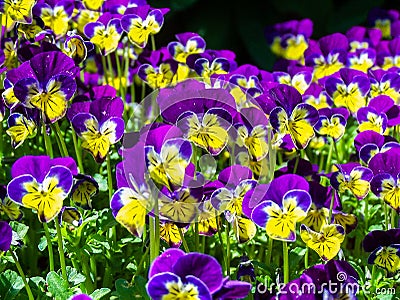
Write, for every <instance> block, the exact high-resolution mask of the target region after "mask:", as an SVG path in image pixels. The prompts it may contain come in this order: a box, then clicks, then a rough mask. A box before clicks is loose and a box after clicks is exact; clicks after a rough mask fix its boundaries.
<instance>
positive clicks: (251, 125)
mask: <svg viewBox="0 0 400 300" xmlns="http://www.w3.org/2000/svg"><path fill="white" fill-rule="evenodd" d="M240 113H241V119H242V122H241V123H238V124H236V125H235V128H236V130H237V139H236V143H237V145H238V146H239V147H245V148H246V149H247V151H248V153H249V154H250V156H251V158H252V159H254V160H256V161H260V160H261V159H263V158H264V157H266V156H267V154H268V140H267V139H268V130H267V126H266V124H267V123H268V120H267V118H266V117H265V114H264V113H263V112H261V111H260V110H259V109H256V108H243V109H242V110H241V111H240ZM270 134H271V137H272V132H271V133H270Z"/></svg>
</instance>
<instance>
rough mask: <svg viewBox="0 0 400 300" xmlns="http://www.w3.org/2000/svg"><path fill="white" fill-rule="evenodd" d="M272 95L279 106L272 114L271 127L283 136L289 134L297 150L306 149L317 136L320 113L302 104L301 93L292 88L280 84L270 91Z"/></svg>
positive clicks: (270, 118)
mask: <svg viewBox="0 0 400 300" xmlns="http://www.w3.org/2000/svg"><path fill="white" fill-rule="evenodd" d="M270 95H271V97H272V99H273V100H274V101H275V102H276V104H277V105H278V106H277V107H276V108H274V109H273V110H272V111H271V113H270V117H269V120H270V123H271V126H272V127H273V128H274V129H275V130H276V131H277V132H278V133H279V134H281V135H286V134H289V135H290V137H291V139H292V141H293V143H294V144H295V146H296V148H297V149H304V148H306V147H307V145H308V143H309V141H310V140H311V139H312V138H313V137H314V135H315V133H314V128H313V126H314V124H315V123H316V122H317V120H318V111H317V110H316V109H315V108H314V107H312V106H311V105H309V104H305V103H302V98H301V95H300V93H299V92H298V91H297V90H296V89H295V88H293V87H291V86H288V85H285V84H280V85H278V86H277V87H275V88H272V89H271V90H270Z"/></svg>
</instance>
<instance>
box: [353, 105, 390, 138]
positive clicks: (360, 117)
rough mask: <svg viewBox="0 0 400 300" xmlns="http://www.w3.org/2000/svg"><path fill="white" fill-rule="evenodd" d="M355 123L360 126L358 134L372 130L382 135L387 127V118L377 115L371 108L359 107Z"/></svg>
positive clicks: (382, 114)
mask: <svg viewBox="0 0 400 300" xmlns="http://www.w3.org/2000/svg"><path fill="white" fill-rule="evenodd" d="M357 122H358V123H359V124H360V125H359V126H358V130H359V131H360V132H363V131H366V130H372V131H375V132H377V133H380V134H384V133H385V132H386V129H387V125H388V118H387V116H386V114H385V113H378V112H377V111H376V110H375V109H373V108H371V107H361V108H360V109H359V110H358V111H357Z"/></svg>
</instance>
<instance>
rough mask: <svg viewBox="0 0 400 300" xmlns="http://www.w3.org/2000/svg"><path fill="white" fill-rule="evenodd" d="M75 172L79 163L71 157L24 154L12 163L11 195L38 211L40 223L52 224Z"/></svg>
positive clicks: (11, 197)
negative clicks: (51, 157)
mask: <svg viewBox="0 0 400 300" xmlns="http://www.w3.org/2000/svg"><path fill="white" fill-rule="evenodd" d="M71 168H72V169H71ZM73 172H76V164H75V162H74V161H73V160H72V159H71V158H56V159H50V158H49V157H48V156H24V157H22V158H20V159H18V160H17V161H16V162H15V163H14V165H13V166H12V169H11V174H12V175H13V179H12V180H11V181H10V182H9V184H8V186H7V193H8V196H9V198H10V199H11V200H12V201H14V202H15V203H17V204H18V205H22V206H24V207H27V208H30V209H33V210H35V211H37V214H38V217H39V220H40V222H42V223H44V222H46V223H48V222H50V221H51V220H53V219H54V218H55V217H56V216H57V215H58V214H59V213H60V212H61V209H62V207H63V201H64V199H65V198H67V197H68V194H69V192H70V190H71V188H72V180H73V179H72V175H73Z"/></svg>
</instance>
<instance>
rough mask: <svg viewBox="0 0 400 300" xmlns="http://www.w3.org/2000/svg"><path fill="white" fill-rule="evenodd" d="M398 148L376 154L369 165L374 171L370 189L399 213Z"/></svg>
mask: <svg viewBox="0 0 400 300" xmlns="http://www.w3.org/2000/svg"><path fill="white" fill-rule="evenodd" d="M399 158H400V148H393V149H390V150H388V151H386V152H383V153H378V154H376V155H375V156H374V157H373V158H372V159H371V160H370V161H369V167H370V168H371V170H372V171H373V172H374V174H375V175H374V177H373V178H372V180H371V191H372V192H373V193H374V194H375V195H376V196H377V197H379V198H381V199H383V200H384V201H385V203H387V204H388V205H390V207H392V208H393V209H394V210H395V211H396V212H397V213H398V214H400V164H399V160H398V159H399Z"/></svg>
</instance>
